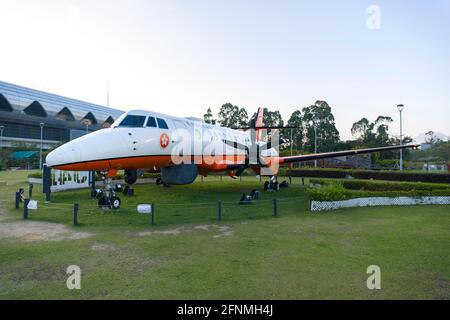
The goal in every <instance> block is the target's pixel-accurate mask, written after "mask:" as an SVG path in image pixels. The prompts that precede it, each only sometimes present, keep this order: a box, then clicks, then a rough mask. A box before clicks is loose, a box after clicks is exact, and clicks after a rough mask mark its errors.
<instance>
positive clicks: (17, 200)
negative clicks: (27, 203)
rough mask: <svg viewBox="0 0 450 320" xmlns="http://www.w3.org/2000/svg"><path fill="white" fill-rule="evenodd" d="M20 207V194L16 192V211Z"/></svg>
mask: <svg viewBox="0 0 450 320" xmlns="http://www.w3.org/2000/svg"><path fill="white" fill-rule="evenodd" d="M19 205H20V192H16V209H19Z"/></svg>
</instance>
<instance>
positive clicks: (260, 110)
mask: <svg viewBox="0 0 450 320" xmlns="http://www.w3.org/2000/svg"><path fill="white" fill-rule="evenodd" d="M263 121H264V108H258V112H257V113H256V118H255V130H256V141H260V140H261V129H258V127H262V126H263Z"/></svg>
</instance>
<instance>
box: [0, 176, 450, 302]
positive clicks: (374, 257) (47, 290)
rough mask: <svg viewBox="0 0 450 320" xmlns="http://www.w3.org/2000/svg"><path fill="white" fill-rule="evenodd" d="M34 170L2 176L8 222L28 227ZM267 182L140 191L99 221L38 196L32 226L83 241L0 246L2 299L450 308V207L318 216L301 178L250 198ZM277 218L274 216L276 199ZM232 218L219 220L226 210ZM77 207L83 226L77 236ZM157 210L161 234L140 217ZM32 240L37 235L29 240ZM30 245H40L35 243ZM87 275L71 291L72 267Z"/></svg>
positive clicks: (74, 198) (67, 200)
mask: <svg viewBox="0 0 450 320" xmlns="http://www.w3.org/2000/svg"><path fill="white" fill-rule="evenodd" d="M27 173H29V172H24V171H17V172H10V171H8V172H0V180H6V181H8V185H7V186H6V187H5V186H0V188H1V192H0V201H1V202H0V212H2V213H3V214H2V215H1V220H0V225H1V224H6V225H8V224H11V225H17V224H19V225H21V224H25V225H26V223H30V222H23V221H22V220H21V217H22V210H15V209H14V192H15V191H16V189H18V187H19V186H21V187H25V188H26V189H27V183H26V182H25V179H26V175H27ZM255 188H258V189H259V190H261V189H262V185H261V183H260V182H259V180H257V179H255V178H254V177H245V178H243V181H239V180H237V181H232V180H231V179H229V178H224V179H223V181H222V182H220V181H219V179H218V178H217V177H211V178H207V179H205V181H204V182H201V181H199V180H198V181H197V182H196V183H194V184H192V185H188V186H172V187H169V188H164V187H161V186H156V185H137V186H135V194H136V196H134V197H121V198H122V201H123V208H122V209H120V210H118V211H102V210H99V209H98V208H97V207H96V201H95V200H91V199H90V197H89V190H78V191H68V192H62V193H54V194H52V203H51V204H48V205H46V204H44V202H43V201H42V200H43V195H42V193H41V189H40V187H39V186H36V187H35V188H34V197H33V198H35V199H36V200H38V201H39V204H38V207H39V209H38V210H37V211H30V221H31V222H47V223H48V222H50V223H57V224H63V225H65V226H66V227H67V228H68V231H70V232H75V233H86V234H89V235H90V236H89V237H87V238H82V239H64V240H59V241H25V240H27V239H28V240H29V238H27V239H22V238H20V237H19V238H17V237H16V238H5V237H3V238H1V237H0V298H2V299H14V298H15V299H27V298H33V299H120V298H124V299H333V298H338V299H449V298H450V256H449V253H450V216H449V214H450V206H417V207H412V206H411V207H378V208H374V207H373V208H354V209H345V210H338V211H334V212H326V213H314V214H312V213H310V212H309V211H308V201H309V200H308V198H307V196H306V194H305V190H304V188H303V187H302V185H301V183H300V179H298V178H296V179H295V180H294V184H293V185H291V186H290V187H289V188H288V189H284V190H280V191H278V192H261V200H260V201H256V203H255V204H252V205H249V206H240V205H238V204H237V202H238V200H239V198H240V196H241V194H242V193H243V192H246V193H249V192H250V191H251V190H252V189H255ZM274 197H276V198H277V200H278V216H277V217H273V216H272V199H273V198H274ZM219 200H220V201H222V202H223V220H222V221H221V222H218V221H217V220H216V213H217V201H219ZM75 202H76V203H79V205H80V213H79V221H80V225H79V226H77V227H74V226H72V213H71V212H72V204H73V203H75ZM138 203H155V218H156V225H155V226H152V225H151V224H150V223H149V217H148V216H145V215H140V214H138V213H137V212H136V205H137V204H138ZM31 236H33V235H31ZM32 238H33V237H31V239H32ZM73 264H76V265H78V266H80V268H81V270H82V280H81V287H82V288H81V290H68V289H67V287H66V279H67V275H66V273H65V270H66V268H67V267H68V266H69V265H73ZM369 265H378V266H380V268H381V286H382V289H381V290H368V289H367V287H366V280H367V277H368V276H369V275H368V274H366V269H367V267H368V266H369Z"/></svg>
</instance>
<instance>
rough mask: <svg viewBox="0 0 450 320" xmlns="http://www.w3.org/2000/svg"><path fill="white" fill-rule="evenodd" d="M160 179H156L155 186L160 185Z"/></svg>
mask: <svg viewBox="0 0 450 320" xmlns="http://www.w3.org/2000/svg"><path fill="white" fill-rule="evenodd" d="M162 183H163V182H162V179H161V178H156V185H157V186H159V185H160V184H162Z"/></svg>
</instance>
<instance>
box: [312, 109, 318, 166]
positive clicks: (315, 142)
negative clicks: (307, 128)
mask: <svg viewBox="0 0 450 320" xmlns="http://www.w3.org/2000/svg"><path fill="white" fill-rule="evenodd" d="M317 121H318V119H317V118H314V121H313V122H314V153H315V154H317ZM314 168H317V159H316V160H314Z"/></svg>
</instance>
